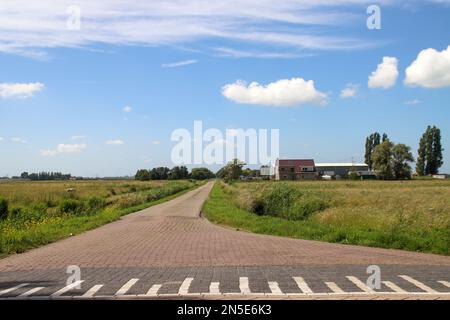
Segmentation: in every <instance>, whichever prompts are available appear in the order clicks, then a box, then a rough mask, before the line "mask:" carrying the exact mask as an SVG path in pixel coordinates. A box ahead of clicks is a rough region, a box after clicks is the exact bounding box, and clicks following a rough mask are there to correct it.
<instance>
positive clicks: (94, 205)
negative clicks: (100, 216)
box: [87, 197, 106, 211]
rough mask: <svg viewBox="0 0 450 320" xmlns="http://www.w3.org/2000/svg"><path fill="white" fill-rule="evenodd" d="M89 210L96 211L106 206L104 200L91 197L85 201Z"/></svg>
mask: <svg viewBox="0 0 450 320" xmlns="http://www.w3.org/2000/svg"><path fill="white" fill-rule="evenodd" d="M87 205H88V207H89V209H90V210H93V211H97V210H100V209H102V208H103V207H105V206H106V200H105V199H103V198H100V197H91V198H89V199H88V201H87Z"/></svg>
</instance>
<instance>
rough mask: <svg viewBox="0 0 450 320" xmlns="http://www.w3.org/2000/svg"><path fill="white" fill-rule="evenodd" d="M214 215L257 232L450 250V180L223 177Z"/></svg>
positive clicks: (209, 207) (213, 197) (213, 199)
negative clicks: (226, 179) (252, 179)
mask: <svg viewBox="0 0 450 320" xmlns="http://www.w3.org/2000/svg"><path fill="white" fill-rule="evenodd" d="M204 213H205V215H206V216H207V218H208V219H209V220H211V221H212V222H215V223H217V224H221V225H227V226H231V227H234V228H239V229H243V230H247V231H251V232H255V233H262V234H271V235H278V236H286V237H292V238H301V239H312V240H320V241H327V242H336V243H344V244H356V245H364V246H372V247H383V248H396V249H404V250H410V251H420V252H429V253H438V254H444V255H450V181H449V180H443V181H436V180H430V181H427V180H422V181H418V180H417V181H399V182H395V181H314V182H287V183H283V182H282V183H280V182H251V183H236V184H233V185H228V184H225V183H223V182H218V183H216V185H215V186H214V188H213V190H212V192H211V194H210V198H209V200H208V201H207V202H206V204H205V206H204Z"/></svg>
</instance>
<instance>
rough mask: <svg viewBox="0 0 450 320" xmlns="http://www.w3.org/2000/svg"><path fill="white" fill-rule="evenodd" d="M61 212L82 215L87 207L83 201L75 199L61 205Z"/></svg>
mask: <svg viewBox="0 0 450 320" xmlns="http://www.w3.org/2000/svg"><path fill="white" fill-rule="evenodd" d="M58 208H59V212H61V213H68V214H74V215H82V214H83V213H84V212H85V209H86V206H85V204H84V202H83V201H80V200H75V199H64V200H62V201H61V202H60V203H59V206H58Z"/></svg>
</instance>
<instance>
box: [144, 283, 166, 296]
mask: <svg viewBox="0 0 450 320" xmlns="http://www.w3.org/2000/svg"><path fill="white" fill-rule="evenodd" d="M161 287H162V285H160V284H154V285H152V287H151V288H150V289H148V291H147V293H146V294H145V295H146V296H149V297H154V296H157V295H158V291H159V289H161Z"/></svg>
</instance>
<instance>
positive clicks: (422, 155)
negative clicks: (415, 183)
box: [416, 129, 428, 176]
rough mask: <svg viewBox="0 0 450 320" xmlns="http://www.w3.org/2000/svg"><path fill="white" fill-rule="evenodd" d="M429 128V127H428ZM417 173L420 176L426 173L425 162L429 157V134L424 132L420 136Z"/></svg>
mask: <svg viewBox="0 0 450 320" xmlns="http://www.w3.org/2000/svg"><path fill="white" fill-rule="evenodd" d="M427 130H428V129H427ZM417 154H418V156H417V162H416V173H417V174H418V175H419V176H424V175H426V173H425V172H426V171H425V163H426V157H427V134H426V133H424V134H423V135H422V137H421V138H420V142H419V150H418V151H417Z"/></svg>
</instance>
